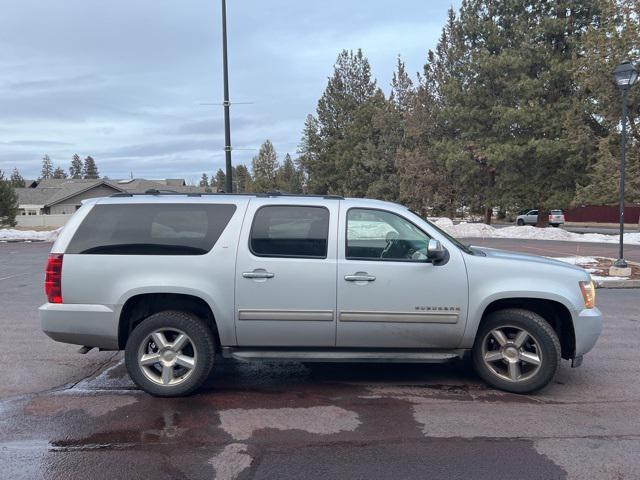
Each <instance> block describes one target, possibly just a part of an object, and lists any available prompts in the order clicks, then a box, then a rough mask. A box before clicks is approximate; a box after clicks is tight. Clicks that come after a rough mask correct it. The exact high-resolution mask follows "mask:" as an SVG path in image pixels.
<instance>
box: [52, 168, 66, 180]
mask: <svg viewBox="0 0 640 480" xmlns="http://www.w3.org/2000/svg"><path fill="white" fill-rule="evenodd" d="M53 178H57V179H60V178H67V174H66V172H65V171H64V170H63V169H62V168H61V167H56V169H55V170H54V171H53Z"/></svg>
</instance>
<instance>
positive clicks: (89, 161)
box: [82, 155, 100, 179]
mask: <svg viewBox="0 0 640 480" xmlns="http://www.w3.org/2000/svg"><path fill="white" fill-rule="evenodd" d="M82 176H83V178H90V179H97V178H100V175H99V173H98V166H97V165H96V161H95V160H94V159H93V157H92V156H91V155H89V156H87V157H86V158H85V159H84V164H83V166H82Z"/></svg>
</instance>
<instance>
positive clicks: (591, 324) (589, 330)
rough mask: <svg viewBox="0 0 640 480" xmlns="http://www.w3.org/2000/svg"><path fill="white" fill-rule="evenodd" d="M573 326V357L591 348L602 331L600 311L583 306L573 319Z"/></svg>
mask: <svg viewBox="0 0 640 480" xmlns="http://www.w3.org/2000/svg"><path fill="white" fill-rule="evenodd" d="M573 328H574V331H575V334H576V351H575V354H574V357H581V356H582V355H584V354H585V353H587V352H589V351H590V350H591V349H592V348H593V346H594V345H595V344H596V341H597V340H598V337H599V336H600V333H602V312H600V310H598V309H597V308H585V309H584V310H582V311H581V312H579V313H578V315H577V316H576V318H575V319H574V322H573Z"/></svg>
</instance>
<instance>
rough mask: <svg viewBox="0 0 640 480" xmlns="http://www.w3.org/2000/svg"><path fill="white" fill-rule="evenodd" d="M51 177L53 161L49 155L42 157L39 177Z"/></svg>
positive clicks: (43, 178) (44, 178)
mask: <svg viewBox="0 0 640 480" xmlns="http://www.w3.org/2000/svg"><path fill="white" fill-rule="evenodd" d="M52 177H53V162H52V161H51V158H50V157H49V155H45V156H44V157H42V170H41V171H40V178H41V179H42V180H47V179H49V178H52Z"/></svg>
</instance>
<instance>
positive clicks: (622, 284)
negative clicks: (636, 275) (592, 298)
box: [595, 280, 640, 288]
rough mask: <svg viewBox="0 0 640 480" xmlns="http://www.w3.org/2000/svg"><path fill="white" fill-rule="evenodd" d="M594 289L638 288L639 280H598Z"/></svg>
mask: <svg viewBox="0 0 640 480" xmlns="http://www.w3.org/2000/svg"><path fill="white" fill-rule="evenodd" d="M595 283H596V288H640V280H598V281H597V282H595Z"/></svg>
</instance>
